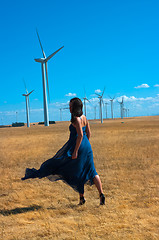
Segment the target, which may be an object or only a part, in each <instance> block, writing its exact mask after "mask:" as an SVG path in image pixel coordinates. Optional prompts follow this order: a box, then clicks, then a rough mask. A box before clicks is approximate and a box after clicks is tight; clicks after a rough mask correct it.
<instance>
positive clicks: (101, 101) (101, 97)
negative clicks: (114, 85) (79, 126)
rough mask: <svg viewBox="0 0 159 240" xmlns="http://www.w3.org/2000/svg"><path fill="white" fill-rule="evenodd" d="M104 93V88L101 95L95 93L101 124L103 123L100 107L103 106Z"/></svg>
mask: <svg viewBox="0 0 159 240" xmlns="http://www.w3.org/2000/svg"><path fill="white" fill-rule="evenodd" d="M104 91H105V88H104V90H103V93H102V95H100V94H98V93H95V94H96V95H97V96H98V98H99V112H100V120H101V123H103V113H102V105H103V94H104Z"/></svg>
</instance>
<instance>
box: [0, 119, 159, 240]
mask: <svg viewBox="0 0 159 240" xmlns="http://www.w3.org/2000/svg"><path fill="white" fill-rule="evenodd" d="M90 125H91V130H92V138H91V144H92V148H93V151H94V162H95V165H96V169H97V172H98V174H99V175H100V176H101V180H102V183H103V189H104V192H105V194H106V205H105V206H99V198H98V193H97V190H96V189H95V187H94V186H92V187H89V186H86V187H85V196H86V200H87V202H86V204H85V205H84V206H78V194H77V193H75V192H74V191H73V190H72V189H71V188H70V187H68V186H67V185H65V184H64V183H62V182H55V183H52V182H50V181H49V180H48V179H41V180H39V179H33V180H26V181H25V182H22V181H21V180H20V178H21V177H22V176H23V175H24V170H25V168H26V167H35V168H38V167H39V166H40V164H41V163H42V162H43V161H44V160H46V159H48V158H50V157H52V156H53V155H54V154H55V153H56V151H57V150H58V149H59V148H60V147H61V146H62V145H63V144H64V143H65V142H66V140H67V139H68V135H69V132H68V126H69V123H68V122H65V123H57V124H55V125H52V126H50V127H49V128H47V127H44V126H38V125H35V126H31V128H30V129H27V128H26V127H22V128H9V129H0V146H1V148H0V156H1V157H0V164H1V168H0V239H4V240H11V239H12V240H24V239H31V240H35V239H36V240H38V239H47V240H48V239H49V240H50V239H55V240H56V239H69V240H71V239H82V240H84V239H93V240H94V239H108V240H109V239H110V240H113V239H122V240H123V239H128V240H131V239H139V240H142V239H143V240H145V239H146V240H151V239H156V240H157V239H159V210H158V203H159V201H158V200H159V162H158V156H159V147H158V146H159V117H142V118H134V119H126V120H124V123H121V120H119V119H118V120H114V121H110V120H108V121H104V123H103V124H102V125H101V124H100V123H99V122H98V121H96V122H95V121H91V122H90Z"/></svg>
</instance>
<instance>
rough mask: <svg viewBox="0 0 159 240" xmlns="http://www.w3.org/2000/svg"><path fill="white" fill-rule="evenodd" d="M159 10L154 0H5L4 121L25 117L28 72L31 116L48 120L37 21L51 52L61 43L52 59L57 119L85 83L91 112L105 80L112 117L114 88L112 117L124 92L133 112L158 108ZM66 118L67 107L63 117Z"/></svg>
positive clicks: (0, 23) (1, 20)
mask: <svg viewBox="0 0 159 240" xmlns="http://www.w3.org/2000/svg"><path fill="white" fill-rule="evenodd" d="M158 11H159V2H158V1H157V0H156V1H155V0H133V1H127V0H120V1H118V0H112V1H108V0H99V1H95V0H87V1H84V0H80V1H77V0H71V1H70V0H68V1H65V0H56V1H55V0H47V1H45V3H44V1H41V0H38V1H35V0H32V1H30V0H28V1H22V0H21V1H20V0H15V1H12V0H8V1H0V29H1V40H0V42H1V79H0V81H1V87H0V125H1V124H10V123H12V122H15V121H16V119H18V121H23V122H26V114H25V98H24V97H23V96H22V94H23V93H25V88H24V83H23V79H24V80H25V82H26V85H27V89H28V91H31V90H32V89H35V91H34V92H33V93H32V94H31V95H30V121H31V122H38V121H43V92H42V91H43V90H42V74H41V66H40V64H39V63H37V62H35V61H34V59H35V58H40V57H42V52H41V49H40V45H39V42H38V38H37V35H36V28H38V31H39V35H40V38H41V42H42V45H43V48H44V51H45V53H46V55H47V56H48V55H50V54H51V53H52V52H54V51H55V50H57V49H58V48H60V47H61V46H63V45H64V48H63V49H62V50H61V51H60V52H59V53H57V54H56V55H55V56H54V57H53V58H52V59H51V60H49V62H48V75H49V87H50V98H51V102H50V104H49V116H50V120H56V121H58V120H60V111H59V108H61V107H63V106H64V107H65V106H66V105H67V104H68V101H69V99H70V98H71V96H73V95H75V94H76V96H78V97H80V98H83V97H84V94H85V93H84V89H85V91H86V95H87V98H88V99H89V100H90V102H91V103H89V104H87V117H88V118H90V119H91V118H94V106H97V111H98V108H99V107H98V106H99V104H98V99H97V98H96V96H95V95H94V93H95V91H96V90H98V92H99V91H103V89H104V87H105V93H104V101H105V102H108V103H109V105H108V117H110V101H109V96H116V99H115V101H114V116H115V117H119V116H120V108H119V104H118V103H117V100H119V101H120V100H121V97H122V96H124V105H125V107H126V108H129V109H130V110H129V112H130V116H143V115H154V114H159V28H158V26H159V14H158ZM69 93H70V94H69ZM67 95H70V97H69V96H67ZM16 112H17V114H16ZM16 116H17V118H16ZM97 117H98V113H97ZM69 118H70V114H69V111H68V110H63V115H62V119H63V120H69Z"/></svg>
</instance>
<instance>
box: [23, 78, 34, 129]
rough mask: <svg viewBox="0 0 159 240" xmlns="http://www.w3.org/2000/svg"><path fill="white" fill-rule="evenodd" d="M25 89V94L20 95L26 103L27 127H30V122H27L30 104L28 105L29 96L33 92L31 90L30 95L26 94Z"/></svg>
mask: <svg viewBox="0 0 159 240" xmlns="http://www.w3.org/2000/svg"><path fill="white" fill-rule="evenodd" d="M24 84H25V83H24ZM25 89H26V93H25V94H22V96H24V97H25V101H26V116H27V127H30V121H29V111H30V104H29V95H30V94H31V93H32V92H33V91H34V90H32V91H31V92H30V93H28V90H27V88H26V85H25Z"/></svg>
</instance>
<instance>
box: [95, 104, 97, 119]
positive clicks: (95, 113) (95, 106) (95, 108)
mask: <svg viewBox="0 0 159 240" xmlns="http://www.w3.org/2000/svg"><path fill="white" fill-rule="evenodd" d="M96 108H97V107H96V106H95V107H94V119H96Z"/></svg>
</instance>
